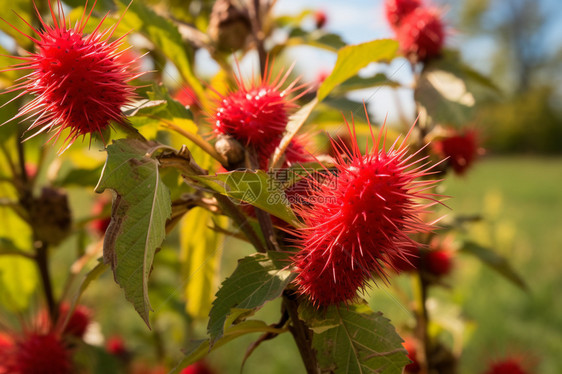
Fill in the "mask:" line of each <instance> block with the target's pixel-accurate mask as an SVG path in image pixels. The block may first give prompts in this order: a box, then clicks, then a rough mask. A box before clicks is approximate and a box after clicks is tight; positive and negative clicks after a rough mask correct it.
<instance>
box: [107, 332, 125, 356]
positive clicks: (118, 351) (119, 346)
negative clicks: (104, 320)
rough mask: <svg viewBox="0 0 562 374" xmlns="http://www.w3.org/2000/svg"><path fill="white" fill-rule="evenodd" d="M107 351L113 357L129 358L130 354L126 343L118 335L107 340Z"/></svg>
mask: <svg viewBox="0 0 562 374" xmlns="http://www.w3.org/2000/svg"><path fill="white" fill-rule="evenodd" d="M105 349H106V350H107V351H108V352H109V353H111V354H112V355H115V356H121V357H125V356H127V354H128V352H129V350H128V349H127V347H126V345H125V341H124V340H123V338H122V337H121V336H118V335H115V336H112V337H111V338H109V339H108V340H107V343H105Z"/></svg>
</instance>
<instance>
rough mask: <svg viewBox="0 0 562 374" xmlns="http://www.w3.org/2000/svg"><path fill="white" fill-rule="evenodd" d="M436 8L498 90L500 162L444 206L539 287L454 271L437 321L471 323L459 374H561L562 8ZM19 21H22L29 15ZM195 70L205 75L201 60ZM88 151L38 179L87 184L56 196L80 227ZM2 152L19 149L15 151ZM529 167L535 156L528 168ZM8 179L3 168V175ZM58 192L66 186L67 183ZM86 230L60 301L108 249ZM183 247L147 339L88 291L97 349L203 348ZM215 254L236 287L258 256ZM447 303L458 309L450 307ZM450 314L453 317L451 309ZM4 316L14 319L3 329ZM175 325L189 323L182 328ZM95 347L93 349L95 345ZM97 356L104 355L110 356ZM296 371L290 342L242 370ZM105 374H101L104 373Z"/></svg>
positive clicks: (34, 282)
mask: <svg viewBox="0 0 562 374" xmlns="http://www.w3.org/2000/svg"><path fill="white" fill-rule="evenodd" d="M285 1H288V2H290V0H278V5H281V4H282V3H284V2H285ZM295 1H296V0H295ZM135 2H145V3H148V4H150V5H151V6H153V7H154V9H156V10H157V11H159V12H162V13H165V14H169V15H172V17H173V18H175V19H176V20H178V21H181V22H185V23H188V24H192V25H195V26H196V28H197V29H199V30H207V27H208V22H209V14H210V12H211V8H212V5H213V3H214V1H210V0H209V1H197V0H193V1H182V0H165V1H156V0H145V1H142V0H135ZM19 3H20V2H18V4H19ZM66 3H67V4H68V5H69V6H83V1H82V0H67V1H66ZM293 3H294V2H293ZM373 3H377V4H379V5H376V4H375V5H373ZM380 3H381V2H380V1H379V2H377V1H375V0H373V1H370V2H369V8H368V9H375V8H376V9H379V10H380V9H382V7H381V6H380ZM434 3H436V4H439V5H440V6H443V8H444V9H445V10H446V16H445V17H446V18H447V19H448V22H449V24H450V25H451V27H452V29H453V31H452V32H451V34H452V35H451V39H452V41H451V46H452V47H453V48H455V47H456V48H459V49H460V51H461V55H462V59H463V60H464V61H465V62H466V63H467V64H468V65H469V66H471V67H472V68H473V69H475V70H477V71H479V72H481V73H482V74H484V75H488V76H490V77H491V79H492V81H493V82H494V83H495V85H497V86H498V87H499V90H500V92H501V93H500V94H499V95H494V96H493V97H491V96H490V99H489V100H486V101H485V102H484V103H481V104H479V105H478V106H477V107H476V110H475V111H474V113H473V114H472V116H473V117H472V119H471V123H473V124H474V126H475V127H476V128H477V129H478V130H479V133H480V134H481V139H482V141H483V143H484V144H483V146H484V147H485V148H486V151H487V154H488V156H495V155H497V154H503V155H504V156H502V157H486V158H485V159H482V160H481V163H480V164H478V165H476V166H475V169H474V171H473V172H471V174H469V175H468V176H466V177H464V178H457V177H455V178H450V179H449V180H448V181H447V182H446V183H445V186H444V189H443V193H445V194H448V195H451V196H455V198H454V199H451V201H450V202H448V203H447V204H448V205H449V206H450V207H451V208H452V211H453V212H455V213H465V214H482V215H483V216H484V218H485V223H481V224H477V225H475V226H474V227H470V228H469V229H467V232H465V233H464V235H465V236H466V237H471V238H475V239H476V240H477V241H478V242H480V243H481V244H483V245H484V244H486V245H490V246H491V247H493V248H494V249H496V250H498V251H499V252H500V253H502V254H503V255H505V256H506V257H508V258H509V259H510V261H511V262H512V264H513V266H514V268H516V269H518V270H519V271H520V272H521V273H522V275H523V277H524V278H525V279H526V280H527V282H528V284H529V287H530V292H529V293H524V292H521V291H520V290H518V289H516V288H515V287H513V285H511V284H509V283H507V282H505V281H503V280H501V279H500V280H498V278H497V275H495V274H493V273H492V272H491V271H490V270H489V269H487V268H485V267H483V266H482V265H480V264H479V263H477V262H476V261H474V260H473V259H469V258H465V257H461V258H459V259H458V260H457V261H458V262H457V267H456V268H457V269H458V273H456V274H455V276H454V278H453V279H451V280H450V282H451V284H453V285H454V287H453V289H454V291H451V292H452V294H451V293H448V292H449V290H442V292H439V293H437V294H436V295H434V297H435V303H436V304H435V305H436V308H437V309H436V310H439V311H440V314H441V315H442V316H444V321H441V322H442V324H441V325H442V326H443V325H447V317H448V316H452V318H451V319H449V320H448V321H449V322H451V321H453V320H455V319H456V317H459V316H461V317H463V318H464V319H465V320H466V324H464V325H462V326H460V327H459V326H456V327H454V326H453V330H454V328H459V329H460V331H461V335H462V336H463V338H462V340H463V344H464V345H463V347H462V358H461V373H466V374H474V373H480V372H482V370H483V368H484V367H485V364H484V362H486V361H487V360H489V359H493V358H494V357H495V356H499V355H503V354H506V353H507V354H509V353H516V354H523V355H528V356H532V357H533V358H534V359H536V361H537V362H538V363H537V366H536V369H537V370H536V371H535V373H545V374H558V373H559V372H560V370H562V359H561V358H560V355H559V344H560V341H561V339H562V337H561V333H560V331H562V317H561V313H560V312H561V311H562V304H561V300H562V298H560V297H559V296H560V290H559V285H560V284H562V275H561V274H560V271H559V269H560V268H561V267H562V263H560V259H561V257H560V256H559V247H560V243H562V237H561V231H560V230H559V227H560V225H562V194H561V193H560V191H561V189H560V185H562V160H561V159H560V158H559V157H552V158H551V157H549V158H546V157H543V156H544V155H559V154H560V153H562V105H560V103H561V102H562V40H561V39H562V38H561V37H560V35H562V24H561V23H560V19H562V4H560V2H559V1H558V0H539V1H533V0H509V1H505V0H459V1H454V0H449V1H445V0H434ZM0 4H1V5H2V9H7V8H9V6H8V0H1V1H0ZM310 4H311V10H312V8H313V7H322V5H321V4H322V2H314V1H311V2H310ZM365 4H366V2H365V1H362V0H361V1H359V0H358V1H357V3H355V2H354V1H349V2H347V3H346V5H347V6H349V7H362V6H365ZM96 9H98V10H107V9H116V7H115V4H114V2H113V1H112V0H99V1H98V3H97V5H96ZM18 12H19V13H20V14H26V12H24V11H21V12H20V11H18ZM311 13H312V12H308V13H303V14H302V15H300V16H299V15H297V14H296V13H295V14H294V16H295V18H294V19H293V21H294V20H296V19H298V18H299V17H301V18H302V19H305V20H306V17H308V18H310V15H311ZM337 17H338V14H328V24H327V25H328V26H327V27H328V30H329V27H330V23H329V22H330V18H337ZM26 18H28V17H26ZM373 18H375V17H374V16H373ZM377 19H382V18H381V17H377ZM278 22H279V25H283V23H284V22H286V19H285V18H279V19H278ZM3 30H4V29H3ZM374 37H376V36H375V35H373V38H374ZM324 41H325V42H326V43H328V44H329V43H332V46H334V47H333V48H334V49H335V48H336V47H337V46H338V45H340V44H339V43H341V41H340V40H338V39H337V38H331V39H329V40H327V41H326V40H324ZM195 47H197V46H195ZM1 52H2V53H1V54H6V53H5V52H4V51H1ZM150 53H151V57H153V60H154V61H155V62H154V64H155V65H156V64H162V65H161V66H168V65H167V63H166V60H165V58H164V57H163V56H161V55H159V54H158V53H157V52H154V51H151V52H150ZM189 58H190V59H191V61H192V62H193V61H195V55H194V54H193V55H190V56H189ZM0 59H2V60H1V61H2V65H3V66H4V65H6V64H5V63H4V62H5V61H4V60H3V57H0ZM161 66H158V68H160V67H161ZM297 73H298V72H297ZM9 74H11V73H3V75H2V76H1V77H0V78H2V79H8V80H12V79H13V78H14V77H13V76H10V75H9ZM154 74H156V73H154ZM149 79H150V76H149ZM217 80H220V79H217ZM333 104H334V105H333V106H332V109H333V108H336V109H333V110H332V111H330V112H324V113H323V114H322V116H324V118H322V117H320V116H318V117H316V118H315V120H317V121H318V122H323V123H325V124H328V125H326V127H330V126H339V125H340V124H341V114H340V113H339V111H340V110H346V111H349V109H350V108H352V109H356V108H357V107H356V105H357V102H354V101H351V100H347V101H345V100H340V101H339V102H335V103H333ZM344 105H347V106H344ZM14 113H15V106H14V105H8V106H7V107H5V108H3V109H2V122H3V121H4V120H6V119H8V118H10V117H12V116H13V114H14ZM15 128H16V126H14V125H13V124H11V125H10V126H2V127H0V136H2V137H3V138H4V139H7V138H8V136H10V135H13V133H14V131H15ZM41 142H42V140H41V141H40V140H37V139H35V140H31V141H30V142H28V143H26V149H27V150H28V151H29V152H30V157H29V158H30V159H31V160H33V159H36V158H37V157H38V153H39V151H38V150H39V149H40V144H41ZM0 143H2V141H1V140H0ZM78 143H79V142H77V144H75V145H74V146H73V147H72V148H71V149H70V150H69V151H68V152H67V153H66V154H65V156H64V158H62V159H61V160H60V161H56V162H55V161H53V160H54V159H55V154H54V153H55V152H54V151H53V150H52V149H51V151H49V154H48V156H47V157H46V160H47V161H45V164H46V165H48V167H44V168H42V169H41V170H40V174H39V175H38V176H37V181H38V182H37V185H41V184H44V183H51V182H50V181H52V178H51V177H52V176H53V175H56V174H57V173H58V172H60V173H61V175H64V174H65V172H67V171H68V170H69V169H72V168H79V169H81V170H83V171H84V173H83V174H82V177H76V176H75V177H73V178H74V179H73V178H68V179H67V180H66V181H65V182H64V183H62V182H61V183H60V185H64V186H65V187H67V188H68V191H69V196H70V206H71V208H72V211H73V214H74V219H75V220H76V221H78V222H80V221H82V222H86V221H88V220H90V219H91V218H92V214H91V213H90V212H91V208H92V206H93V204H94V201H95V198H94V197H93V196H92V193H91V192H92V184H95V179H96V178H93V177H92V178H93V179H92V181H89V182H88V183H83V184H80V180H82V181H83V176H84V175H95V176H96V177H97V176H99V168H100V166H101V165H102V163H103V158H104V156H105V154H103V153H100V152H98V151H97V150H96V149H94V147H93V146H92V147H91V148H90V149H89V147H88V144H87V142H86V143H84V144H82V145H80V144H78ZM5 146H6V147H7V148H10V147H12V145H10V144H8V145H5ZM505 154H510V157H505ZM521 154H524V155H526V156H528V155H529V154H532V155H533V156H532V157H523V156H522V155H521ZM6 170H7V165H5V164H3V165H2V172H5V171H6ZM2 175H4V174H2ZM62 179H64V178H63V177H60V178H59V179H58V180H59V181H60V180H62ZM55 180H57V178H55ZM48 181H49V182H48ZM56 184H57V183H56V182H55V185H56ZM0 186H1V188H2V190H1V195H2V197H10V196H13V195H14V192H13V190H12V188H11V187H9V186H7V185H6V184H4V183H3V184H1V185H0ZM7 211H8V210H7V209H2V215H3V216H2V223H4V222H9V223H10V225H4V224H3V225H2V227H0V233H2V234H3V233H4V232H9V231H12V232H14V231H19V230H21V231H19V232H21V233H25V232H24V231H23V230H25V228H22V227H21V226H24V225H22V224H21V222H19V221H18V220H17V219H16V218H14V216H13V215H9V214H8V213H6V212H7ZM81 225H82V226H81V230H78V231H77V232H76V233H75V234H73V235H72V236H71V237H69V238H68V239H67V240H66V241H65V242H63V244H62V245H61V247H60V248H59V250H57V251H56V252H54V257H53V269H54V272H53V273H54V282H55V288H56V289H59V290H62V289H64V288H65V277H66V275H67V273H66V272H67V269H68V268H70V267H71V265H72V264H73V262H74V259H75V258H76V253H77V252H79V253H84V251H85V250H86V245H85V243H86V242H88V240H87V239H85V236H87V235H90V239H89V241H93V242H95V240H99V238H96V237H95V235H93V234H92V233H90V232H88V231H87V230H86V225H85V224H84V223H82V224H81ZM21 236H22V237H24V236H25V235H21ZM92 237H93V238H94V239H92ZM179 242H180V239H179V234H178V232H177V231H175V232H173V233H172V235H171V236H170V237H168V239H167V240H166V242H165V244H164V246H163V248H162V250H161V251H160V252H159V253H158V255H157V256H156V263H155V266H154V269H155V270H154V274H153V276H152V278H151V287H150V293H151V300H152V302H153V306H154V309H155V313H154V321H153V326H154V329H153V331H152V332H149V331H147V330H146V326H145V325H144V324H143V323H142V321H141V320H140V319H139V318H138V316H137V315H136V314H135V312H134V311H133V310H132V308H130V306H129V305H128V304H126V302H125V300H124V298H123V296H122V293H121V290H120V289H119V288H118V287H117V286H115V284H114V282H113V278H112V275H111V274H110V273H109V272H107V273H106V274H104V275H103V276H102V277H101V278H100V280H99V281H98V282H97V283H95V284H94V286H93V287H92V288H91V289H89V290H88V292H87V293H86V295H85V298H84V303H85V304H86V305H88V306H90V307H92V309H94V310H95V316H94V319H95V320H98V321H99V324H97V325H96V327H97V329H98V330H99V331H98V332H100V333H101V334H98V335H97V336H98V337H99V336H106V337H109V336H112V335H121V336H125V337H127V341H126V344H127V347H128V349H130V350H131V351H132V352H135V353H136V354H137V355H138V356H139V357H143V359H145V360H146V361H147V362H151V363H153V362H158V361H160V360H161V359H162V358H163V357H169V361H170V362H176V361H177V360H179V358H180V357H181V356H182V353H181V351H180V348H183V345H184V344H185V340H186V339H187V338H189V337H192V336H202V335H204V326H201V324H196V323H193V322H194V321H193V320H191V319H190V317H189V316H185V313H184V311H185V305H184V304H183V297H184V292H185V291H184V290H183V286H184V285H185V284H186V282H187V281H188V276H189V274H188V275H186V274H185V273H183V274H182V272H181V271H179V269H178V266H179V265H178V263H177V261H176V257H177V256H178V255H179V251H178V250H177V244H178V243H179ZM16 244H20V245H21V247H26V246H28V244H29V243H23V239H22V243H16ZM98 245H99V243H98ZM218 251H219V253H218V255H220V254H221V253H220V252H221V251H222V252H224V253H222V260H221V262H222V265H221V276H222V277H223V278H224V276H226V275H228V274H231V272H232V271H233V269H234V266H235V263H236V259H237V258H240V257H241V256H244V255H247V254H250V253H251V252H252V251H251V249H250V248H249V247H248V246H246V245H243V244H242V243H241V242H238V241H236V240H234V239H231V240H229V241H228V242H227V243H226V244H225V245H224V247H222V248H219V249H218ZM7 258H8V257H6V256H3V257H2V259H1V263H0V275H1V276H2V277H6V278H10V279H13V277H19V278H18V279H20V278H21V281H19V282H17V283H16V284H14V289H12V290H7V289H2V293H1V294H0V296H1V297H0V302H2V303H3V305H4V306H5V307H6V306H7V309H10V310H11V309H18V305H15V304H14V300H13V299H10V297H11V296H13V295H18V294H19V295H23V296H25V297H27V298H29V299H30V300H31V301H30V302H31V305H32V306H31V309H32V311H31V312H28V315H27V316H25V317H26V318H31V316H32V315H33V314H34V313H35V312H37V310H39V309H40V307H39V304H40V302H39V297H38V296H37V295H35V297H33V296H32V294H33V292H34V290H36V289H37V287H38V279H37V276H36V274H35V273H34V271H33V269H32V268H31V267H30V266H29V263H27V262H26V261H25V260H22V259H19V258H17V259H14V260H12V259H10V260H7ZM8 283H10V282H4V283H3V284H8ZM396 283H397V285H398V286H400V287H403V288H404V289H405V290H406V292H408V291H407V290H408V288H409V287H410V285H409V283H408V281H407V280H406V278H400V279H398V280H397V281H396ZM12 284H13V282H12ZM178 285H180V286H178ZM371 294H372V295H373V296H372V299H371V301H370V302H371V305H373V307H374V308H375V309H376V310H382V311H383V312H384V313H385V314H386V315H388V316H390V317H391V318H392V320H393V322H396V323H397V324H399V323H400V322H402V323H404V324H408V318H410V317H409V315H408V311H407V308H405V307H404V305H403V304H402V302H401V301H400V300H399V299H398V298H397V296H396V295H395V294H394V291H393V290H391V289H387V288H386V287H385V286H384V285H382V284H379V285H377V286H375V288H374V290H373V291H372V292H371ZM451 296H452V297H451ZM451 298H452V300H453V303H452V306H451V304H448V303H449V301H450V300H451ZM99 300H103V302H102V303H100V302H99ZM447 306H448V309H447V308H445V307H447ZM439 307H443V308H445V309H446V310H444V309H443V308H442V309H438V308H439ZM278 310H279V305H277V304H276V303H272V304H269V305H267V306H266V307H265V308H264V309H263V310H261V311H260V312H259V316H260V317H261V318H263V319H264V320H265V321H266V322H268V323H275V322H276V321H274V320H272V318H271V316H275V315H276V314H277V312H278ZM5 314H6V315H7V314H8V313H4V314H2V315H1V316H0V317H4V315H5ZM178 315H183V316H185V317H181V318H180V317H178ZM438 325H439V324H437V325H436V326H435V328H436V329H437V330H439V329H440V327H439V326H438ZM443 333H444V334H445V335H447V334H449V333H446V332H443ZM286 335H287V334H286ZM93 336H94V337H95V336H96V335H95V333H94V334H93ZM447 336H448V337H449V339H450V340H453V338H452V337H451V336H449V335H447ZM256 338H257V336H256V335H250V336H248V337H245V338H244V339H242V340H241V341H238V342H236V343H231V344H229V345H227V346H225V347H224V348H223V349H220V350H218V351H216V352H213V353H212V355H211V358H210V362H211V363H212V364H213V366H214V368H215V369H217V372H219V373H238V372H239V368H240V364H241V357H243V356H244V354H245V352H246V349H247V347H248V346H249V345H250V344H251V343H252V342H253V341H255V339H256ZM279 347H283V348H282V349H280V348H279ZM96 352H97V351H96ZM96 354H100V355H102V354H103V353H102V352H101V351H100V352H97V353H96ZM297 357H298V351H297V349H296V347H295V346H294V343H293V342H292V340H291V339H290V338H289V336H282V337H281V338H280V339H278V340H276V341H275V342H267V343H265V344H263V345H261V346H260V347H259V348H258V349H257V351H256V352H255V353H254V355H253V356H252V357H251V358H250V359H249V360H248V362H247V363H246V367H245V372H248V373H259V372H263V373H287V372H294V373H298V372H302V371H303V367H302V363H301V362H300V360H299V359H297ZM103 370H104V369H103V368H101V369H100V371H99V372H104V371H103Z"/></svg>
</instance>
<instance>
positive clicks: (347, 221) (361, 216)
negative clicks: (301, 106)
mask: <svg viewBox="0 0 562 374" xmlns="http://www.w3.org/2000/svg"><path fill="white" fill-rule="evenodd" d="M348 129H349V132H350V135H351V139H352V149H351V150H343V149H340V152H339V154H338V155H337V156H336V159H335V171H333V172H332V174H329V175H328V176H327V177H326V179H325V180H324V181H322V182H315V181H314V180H312V183H316V185H315V186H314V188H312V189H311V191H310V192H309V194H308V197H307V203H306V204H303V205H302V207H300V208H297V209H298V210H299V212H298V213H299V214H300V216H301V217H302V218H303V220H304V223H305V226H306V227H305V228H304V229H302V230H299V232H298V235H299V239H298V244H299V246H300V247H301V248H302V249H301V250H300V252H299V253H298V254H297V255H296V257H295V259H294V261H295V267H296V271H297V273H298V275H297V278H296V283H297V285H298V288H299V291H300V293H301V294H303V295H306V296H307V297H308V298H309V299H310V300H311V301H312V302H313V303H314V304H316V305H331V304H338V303H340V302H349V301H352V299H354V297H355V295H356V292H357V290H358V289H360V288H364V287H365V286H366V284H367V281H368V280H369V278H371V276H379V277H383V278H386V271H387V270H386V268H388V267H392V263H393V260H394V259H395V258H405V257H406V256H407V253H408V252H409V251H410V250H411V248H413V247H417V246H418V245H419V244H418V243H416V242H415V241H413V240H412V239H411V238H410V237H409V236H408V234H411V233H415V232H428V231H431V229H432V227H431V225H430V224H426V223H424V222H422V221H421V219H420V216H421V214H423V213H424V212H426V208H427V207H428V206H429V205H433V204H434V203H435V202H436V200H435V195H433V194H430V193H426V192H425V191H426V190H427V189H429V188H431V187H432V186H433V185H434V184H435V181H431V180H420V179H421V178H423V177H425V176H427V175H429V174H431V171H430V168H428V167H427V164H421V162H422V161H423V160H424V159H425V158H422V159H418V160H416V159H415V158H416V156H417V154H413V155H409V154H408V149H407V147H406V145H405V140H404V141H402V143H401V144H400V145H397V143H395V144H394V145H393V146H391V147H390V148H389V149H388V150H385V147H384V145H383V146H382V147H381V146H380V140H381V139H380V137H381V134H382V131H381V132H379V135H378V137H377V138H376V139H375V136H374V135H373V136H372V138H373V144H374V147H373V149H371V150H368V151H367V152H366V155H364V156H362V155H361V153H360V150H359V146H358V145H357V140H356V138H355V133H354V130H352V129H351V128H349V125H348ZM348 155H351V157H348ZM424 201H425V202H424Z"/></svg>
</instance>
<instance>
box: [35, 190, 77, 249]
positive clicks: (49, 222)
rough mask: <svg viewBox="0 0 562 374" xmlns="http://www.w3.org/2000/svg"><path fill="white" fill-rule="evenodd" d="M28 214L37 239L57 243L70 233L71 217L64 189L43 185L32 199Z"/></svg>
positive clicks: (52, 243)
mask: <svg viewBox="0 0 562 374" xmlns="http://www.w3.org/2000/svg"><path fill="white" fill-rule="evenodd" d="M30 214H31V225H32V226H33V227H34V228H35V234H36V239H37V240H40V241H42V242H45V243H48V244H51V245H57V244H59V243H60V242H61V241H62V240H63V239H64V238H66V237H67V236H68V234H69V233H70V228H71V223H72V218H71V212H70V207H69V206H68V197H67V195H66V192H64V191H61V190H57V189H55V188H51V187H44V188H43V190H42V191H41V196H39V197H38V198H34V199H33V203H32V205H31V212H30Z"/></svg>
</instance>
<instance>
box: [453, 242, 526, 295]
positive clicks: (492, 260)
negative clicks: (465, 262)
mask: <svg viewBox="0 0 562 374" xmlns="http://www.w3.org/2000/svg"><path fill="white" fill-rule="evenodd" d="M460 250H461V251H462V252H465V253H468V254H471V255H473V256H475V257H476V258H478V259H479V260H480V261H482V262H483V263H484V264H486V265H488V266H489V267H491V268H492V269H494V270H495V271H497V272H498V273H499V274H501V275H503V276H504V277H505V278H506V279H507V280H509V281H511V282H512V283H513V284H515V285H516V286H517V287H519V288H521V289H522V290H524V291H528V290H529V288H528V287H527V284H526V283H525V281H524V280H523V278H522V277H521V276H519V274H517V272H516V271H515V270H514V269H513V268H512V267H511V265H510V264H509V262H508V261H507V259H506V258H505V257H502V256H500V255H499V254H497V253H496V252H494V251H492V250H490V249H488V248H485V247H482V246H481V245H479V244H477V243H474V242H471V241H467V242H465V243H464V244H463V246H462V248H461V249H460Z"/></svg>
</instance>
